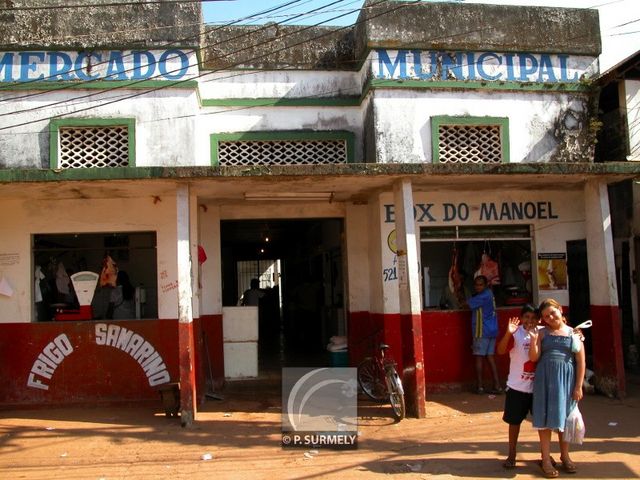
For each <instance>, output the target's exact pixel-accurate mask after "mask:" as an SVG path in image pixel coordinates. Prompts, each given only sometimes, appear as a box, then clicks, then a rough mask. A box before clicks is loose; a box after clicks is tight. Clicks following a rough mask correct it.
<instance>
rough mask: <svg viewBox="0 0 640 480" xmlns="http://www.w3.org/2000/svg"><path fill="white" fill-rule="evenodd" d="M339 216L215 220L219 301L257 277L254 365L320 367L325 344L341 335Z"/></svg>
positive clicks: (235, 297) (237, 298)
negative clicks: (219, 255)
mask: <svg viewBox="0 0 640 480" xmlns="http://www.w3.org/2000/svg"><path fill="white" fill-rule="evenodd" d="M343 230H344V228H343V221H342V219H304V220H225V221H222V222H221V246H222V276H223V284H222V298H223V305H224V306H234V305H241V304H242V295H243V293H244V292H245V291H246V290H247V289H249V288H250V285H251V281H252V280H254V281H255V280H257V282H258V284H259V288H260V290H261V293H262V294H261V295H260V300H259V305H258V317H259V319H258V331H259V340H258V368H259V371H260V373H261V374H262V373H264V372H265V370H279V369H280V367H283V366H323V365H324V366H327V365H328V364H329V356H328V354H327V352H326V346H327V344H328V343H329V341H330V338H331V337H332V336H334V335H346V320H345V313H344V312H345V310H344V298H345V294H344V276H343V247H342V239H343Z"/></svg>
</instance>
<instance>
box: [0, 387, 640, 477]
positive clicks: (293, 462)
mask: <svg viewBox="0 0 640 480" xmlns="http://www.w3.org/2000/svg"><path fill="white" fill-rule="evenodd" d="M503 401H504V399H503V397H502V396H498V397H493V396H490V395H482V396H478V395H474V394H470V393H457V394H437V395H436V394H434V395H431V396H430V397H429V401H428V405H427V412H428V416H427V418H425V419H420V420H418V419H411V418H410V419H405V420H403V421H402V422H400V423H394V422H393V420H392V418H391V411H390V407H389V406H388V405H382V406H379V405H372V404H370V403H367V402H366V401H363V402H361V405H360V408H359V417H360V419H359V427H358V428H359V432H360V437H359V448H358V450H354V451H331V450H319V451H318V453H310V452H309V451H307V450H304V449H302V450H300V449H296V450H292V449H287V450H285V449H282V448H281V447H280V398H279V396H278V395H277V394H276V393H274V392H273V391H265V390H261V391H259V392H257V393H256V392H255V391H253V390H249V391H247V390H240V391H236V392H234V391H227V392H225V399H224V400H222V401H216V400H208V401H207V402H206V403H205V404H204V405H202V407H201V410H200V411H199V413H198V416H197V419H198V420H197V422H196V423H195V424H194V426H193V427H191V428H182V427H181V426H180V420H179V419H178V418H166V417H165V415H164V411H163V410H162V406H161V404H160V401H158V404H157V405H156V404H154V405H144V406H140V405H138V406H126V407H104V408H63V409H46V410H33V409H31V410H10V411H9V410H5V411H0V442H1V443H0V478H2V479H52V478H55V479H65V480H72V479H125V478H126V479H147V478H149V479H151V478H154V479H157V478H168V479H183V478H184V479H212V478H213V479H236V478H251V479H254V478H256V479H260V478H269V479H313V478H338V477H340V478H345V479H369V478H389V477H390V476H393V477H397V478H400V479H403V480H404V479H415V478H431V477H435V478H515V477H518V478H522V479H527V478H540V477H541V475H540V470H539V467H538V466H537V463H536V460H537V459H538V458H539V454H538V448H539V447H538V441H537V434H536V432H535V431H534V430H533V429H532V428H531V424H530V423H528V422H527V423H525V424H523V427H522V433H521V444H520V450H519V458H518V460H519V461H518V466H517V468H516V469H514V470H504V469H503V468H502V466H501V461H502V458H503V456H504V453H505V451H506V434H507V428H506V425H505V424H504V423H503V422H502V420H501V414H502V406H503ZM639 406H640V385H639V384H638V383H637V381H636V382H630V385H629V395H628V397H627V398H626V399H624V400H615V399H609V398H607V397H604V396H599V395H591V396H587V397H586V398H585V400H584V401H583V402H582V403H581V410H582V411H583V414H584V417H585V420H586V422H587V438H586V440H585V442H584V444H583V445H580V446H575V448H573V452H574V453H573V458H574V461H575V462H576V463H577V465H578V468H579V471H578V473H577V474H576V475H568V474H565V473H563V472H561V474H560V478H574V479H578V478H616V479H617V478H640V415H639V414H640V411H639V408H638V407H639ZM554 450H555V452H556V453H555V455H556V458H558V457H559V455H558V453H557V444H556V445H554ZM207 454H208V455H210V456H211V459H206V458H208V456H207ZM203 456H204V457H203ZM203 458H204V459H203Z"/></svg>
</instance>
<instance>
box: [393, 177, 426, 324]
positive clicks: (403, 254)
mask: <svg viewBox="0 0 640 480" xmlns="http://www.w3.org/2000/svg"><path fill="white" fill-rule="evenodd" d="M393 195H394V203H395V211H396V246H397V250H398V265H397V272H398V273H397V275H398V287H399V289H400V292H399V293H400V314H420V273H419V271H418V269H419V267H418V265H419V263H418V247H417V243H416V224H415V220H414V218H413V189H412V187H411V182H410V181H409V180H398V181H397V182H396V183H395V184H394V188H393Z"/></svg>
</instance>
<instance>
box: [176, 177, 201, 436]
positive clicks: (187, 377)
mask: <svg viewBox="0 0 640 480" xmlns="http://www.w3.org/2000/svg"><path fill="white" fill-rule="evenodd" d="M190 218H191V216H190V199H189V185H187V184H178V186H177V189H176V223H177V241H178V245H177V256H178V365H179V369H180V418H181V423H182V426H183V427H188V426H191V425H192V424H193V421H194V419H195V413H196V391H195V389H196V381H195V368H194V367H195V362H194V341H193V312H192V305H191V302H192V290H191V242H190Z"/></svg>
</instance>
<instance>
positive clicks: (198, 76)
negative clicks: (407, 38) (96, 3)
mask: <svg viewBox="0 0 640 480" xmlns="http://www.w3.org/2000/svg"><path fill="white" fill-rule="evenodd" d="M344 1H346V0H336V1H334V2H332V3H330V4H329V5H334V4H336V3H342V2H344ZM387 1H388V0H381V1H380V2H378V3H377V4H376V5H378V4H380V3H384V2H387ZM416 1H417V0H416ZM351 3H354V2H351ZM321 8H322V7H319V8H317V9H314V10H311V11H310V12H305V13H304V14H301V15H306V16H308V15H309V14H310V13H313V12H316V11H318V10H321ZM357 10H358V9H356V10H353V11H349V12H348V13H346V14H343V15H340V16H336V17H333V18H331V19H328V20H325V21H324V22H320V23H318V24H315V25H311V26H307V27H302V28H301V29H300V30H297V31H296V32H293V33H292V34H297V33H300V32H302V31H304V30H308V29H310V28H314V27H316V26H318V25H321V24H322V23H326V22H329V21H332V20H335V19H337V18H340V17H341V16H344V15H349V14H351V13H353V12H355V11H357ZM320 13H324V12H320ZM350 27H351V26H348V27H344V28H350ZM265 28H269V25H266V26H263V27H262V28H261V29H259V30H262V29H265ZM255 33H256V31H252V32H249V33H248V34H243V35H238V36H236V37H231V38H228V39H225V42H228V41H230V40H233V39H238V38H242V37H244V36H247V35H255ZM331 33H332V32H331ZM322 36H325V35H322ZM275 40H276V39H273V40H270V41H269V42H260V43H257V44H253V45H249V46H247V47H244V48H241V49H239V50H235V51H233V52H229V53H227V54H226V55H223V56H222V57H220V58H226V57H229V56H231V55H235V54H237V53H239V52H242V51H245V50H248V49H252V48H256V47H259V46H261V45H265V44H268V43H271V42H273V41H275ZM220 43H221V42H220ZM299 44H300V43H298V44H294V45H293V46H297V45H299ZM216 45H218V44H214V45H206V46H205V47H202V48H201V50H205V49H207V48H212V47H213V46H216ZM288 48H291V45H288V46H285V47H283V48H281V49H279V50H277V51H282V50H286V49H288ZM272 53H273V52H268V53H266V54H264V55H261V56H258V57H256V58H252V59H248V60H243V62H246V61H252V60H254V59H259V58H263V57H264V56H268V55H270V54H272ZM195 65H197V64H194V65H189V67H191V66H195ZM231 67H233V65H230V66H228V67H227V68H225V69H219V70H214V71H210V70H207V71H205V72H203V73H201V74H199V75H197V76H195V77H190V78H188V79H184V80H178V81H174V82H171V84H168V85H166V86H161V87H155V88H151V89H148V90H145V91H144V92H140V93H139V94H129V95H127V96H126V97H137V96H141V95H143V94H147V93H152V92H154V91H156V90H160V89H164V88H168V87H169V86H175V85H177V84H181V83H186V82H189V81H193V80H195V79H197V78H200V77H203V76H206V75H210V74H212V73H216V72H217V71H220V70H226V69H228V68H231ZM131 70H133V69H131ZM131 70H129V71H131ZM179 70H182V68H180V69H176V70H175V71H179ZM175 71H169V72H167V73H174V72H175ZM157 77H158V75H156V76H155V77H151V78H150V79H152V78H157ZM150 79H143V80H135V81H132V82H127V84H125V85H116V86H114V87H110V88H106V89H103V90H100V91H98V92H91V93H89V94H86V95H81V96H76V97H74V98H73V99H65V100H61V101H59V102H54V103H48V104H46V105H42V106H38V107H31V108H28V109H24V110H17V111H16V110H14V111H11V112H6V113H2V114H0V117H2V116H7V115H14V114H18V113H28V112H31V111H36V110H40V109H45V108H51V107H54V106H58V105H62V104H65V103H69V102H70V101H75V100H80V99H83V98H88V97H94V96H97V95H101V94H105V93H109V92H111V91H114V90H120V89H130V88H131V86H132V85H135V84H139V83H144V82H147V81H149V80H150ZM94 81H95V80H94ZM82 83H90V81H87V82H76V83H73V84H65V85H63V86H61V88H60V89H54V90H48V91H46V92H37V93H35V94H29V95H24V96H22V97H18V98H20V99H23V98H27V97H31V96H36V95H42V94H46V93H50V92H51V91H55V92H57V91H59V90H63V89H65V88H78V87H81V86H82ZM126 97H125V98H126ZM16 99H17V98H16V97H13V98H10V99H8V100H4V101H5V102H8V101H15V100H16ZM109 103H113V102H109ZM80 111H83V110H80ZM71 113H74V112H70V113H67V114H61V115H58V116H64V115H69V114H71ZM50 118H57V116H55V117H50ZM45 120H46V119H42V120H34V121H33V122H29V123H36V122H39V121H45ZM21 125H22V124H16V125H11V126H3V127H0V130H6V129H9V128H14V127H16V126H21Z"/></svg>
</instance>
